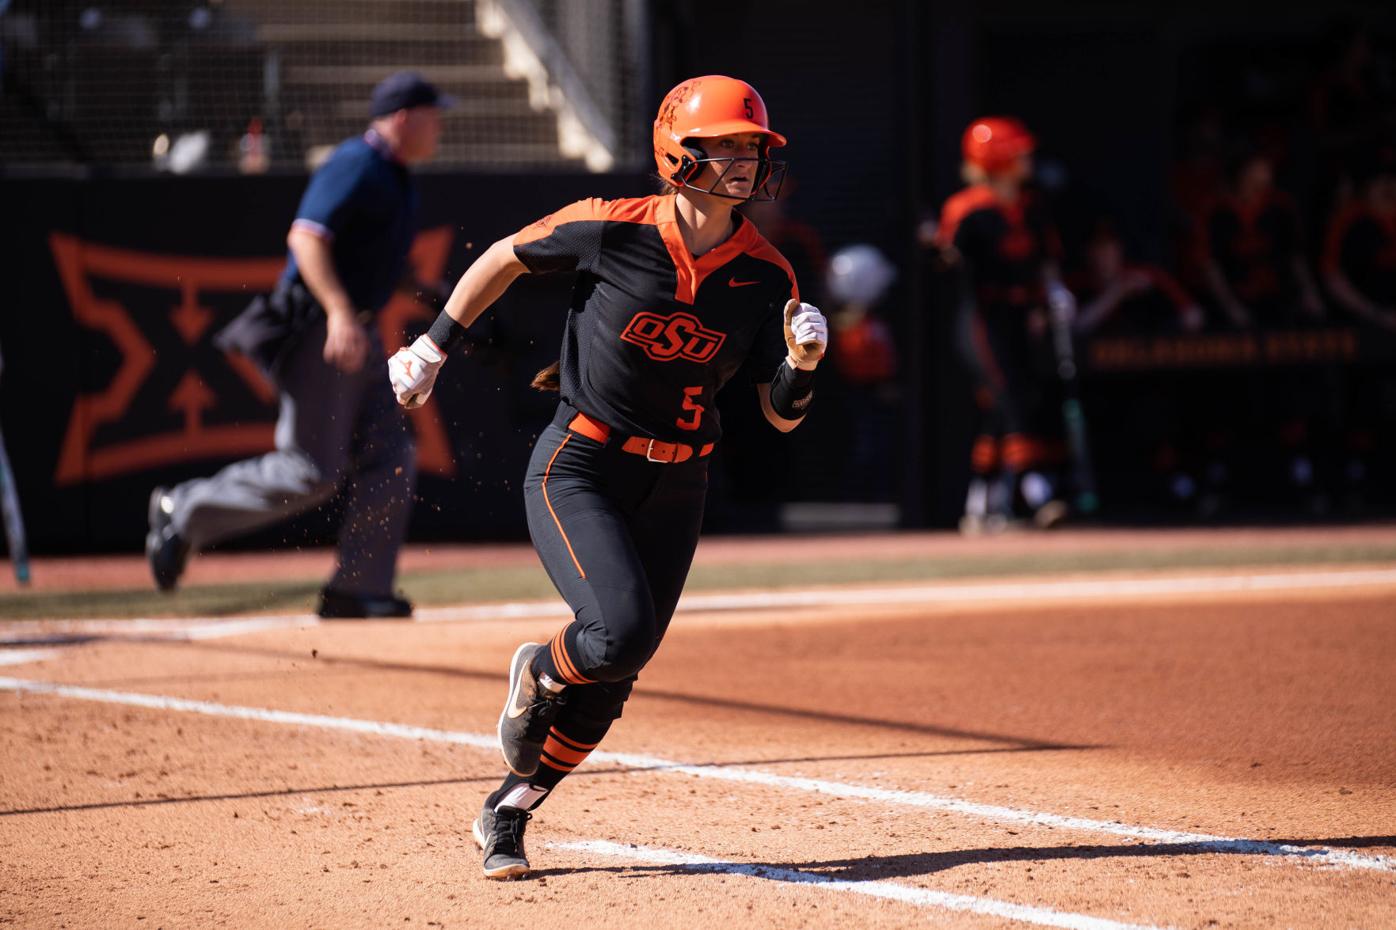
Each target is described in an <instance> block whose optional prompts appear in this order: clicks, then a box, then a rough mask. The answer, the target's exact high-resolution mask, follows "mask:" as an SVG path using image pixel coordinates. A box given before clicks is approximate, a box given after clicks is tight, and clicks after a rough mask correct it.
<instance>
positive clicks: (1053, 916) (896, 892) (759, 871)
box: [548, 840, 1158, 930]
mask: <svg viewBox="0 0 1396 930" xmlns="http://www.w3.org/2000/svg"><path fill="white" fill-rule="evenodd" d="M548 845H549V846H551V847H553V848H554V849H566V850H572V851H575V852H580V853H590V854H591V855H595V856H608V857H611V858H616V859H628V860H630V861H632V862H644V863H653V864H657V865H673V866H679V867H681V868H685V869H690V870H692V871H694V872H721V873H723V874H725V875H743V876H747V877H749V878H760V879H765V880H766V881H772V882H790V883H793V884H799V885H813V886H814V887H816V888H819V889H822V890H824V891H834V892H845V893H851V894H860V895H867V896H868V897H871V898H884V899H887V900H890V901H900V902H902V903H903V904H914V905H916V906H918V907H934V908H942V909H946V910H952V911H968V912H970V913H974V914H985V915H988V916H990V917H1002V918H1005V919H1007V920H1016V921H1021V922H1024V923H1030V924H1040V925H1042V926H1046V927H1068V928H1070V930H1158V928H1156V927H1154V926H1153V925H1151V924H1127V923H1120V922H1119V921H1115V920H1105V919H1103V918H1100V917H1089V916H1087V915H1085V914H1073V913H1071V912H1070V911H1058V910H1053V909H1052V908H1047V907H1032V906H1029V905H1026V904H1014V903H1013V902H1011V901H998V900H995V899H993V898H976V897H973V896H971V895H963V894H951V893H949V892H946V891H933V890H931V889H929V888H913V887H911V886H909V885H900V884H897V883H896V882H888V881H871V880H870V881H861V882H851V881H844V880H842V879H837V878H829V877H828V876H826V875H819V874H817V873H814V872H801V871H798V870H796V869H782V868H778V867H775V866H768V865H753V864H751V863H745V862H731V861H724V860H722V859H711V858H709V857H707V856H695V855H692V854H690V853H682V852H678V851H677V850H671V849H655V848H653V847H649V846H627V845H625V844H622V843H610V842H606V841H605V840H586V841H581V842H575V843H549V844H548Z"/></svg>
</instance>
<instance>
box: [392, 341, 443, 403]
mask: <svg viewBox="0 0 1396 930" xmlns="http://www.w3.org/2000/svg"><path fill="white" fill-rule="evenodd" d="M445 362H446V353H444V352H442V351H441V350H440V349H439V348H437V346H436V343H434V342H432V341H431V339H430V338H429V337H427V336H418V337H417V341H416V342H414V343H412V345H410V346H404V347H403V348H401V349H398V350H397V352H395V353H393V357H392V358H390V359H388V381H389V383H391V384H392V386H393V394H395V395H396V396H397V402H398V403H399V404H401V405H402V406H404V407H407V408H409V409H410V408H415V407H420V406H422V404H425V403H426V402H427V398H428V397H429V396H430V395H431V389H432V387H433V386H434V385H435V384H436V375H437V373H438V372H439V371H441V366H442V365H443V364H445Z"/></svg>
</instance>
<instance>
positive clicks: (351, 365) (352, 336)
mask: <svg viewBox="0 0 1396 930" xmlns="http://www.w3.org/2000/svg"><path fill="white" fill-rule="evenodd" d="M324 354H325V361H327V362H329V363H330V364H331V365H333V366H334V367H336V368H338V369H339V370H340V371H342V372H344V373H345V374H350V375H352V374H353V373H354V372H356V371H358V370H359V369H360V368H362V367H363V364H364V359H365V358H366V357H367V356H368V333H366V332H364V328H363V326H362V325H361V324H360V323H359V321H358V320H356V319H354V317H353V316H352V315H350V314H348V313H331V314H329V316H328V318H327V323H326V328H325V353H324Z"/></svg>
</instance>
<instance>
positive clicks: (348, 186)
mask: <svg viewBox="0 0 1396 930" xmlns="http://www.w3.org/2000/svg"><path fill="white" fill-rule="evenodd" d="M416 225H417V191H416V189H415V188H414V187H413V185H412V178H411V176H410V175H409V174H408V171H407V167H406V166H405V165H403V164H402V163H401V162H399V161H396V160H395V159H394V158H393V156H392V152H391V150H390V149H389V148H388V144H387V143H386V142H385V141H384V140H383V138H382V137H381V136H379V135H378V134H377V133H376V132H374V131H373V130H372V129H370V130H369V131H368V132H366V133H365V134H364V136H363V138H360V139H348V140H346V141H345V142H343V143H341V144H340V145H339V146H338V147H337V148H336V149H335V150H334V152H333V153H332V154H331V155H330V157H329V159H327V160H326V161H325V163H324V164H323V165H322V166H321V167H320V170H318V171H316V172H315V174H314V175H313V176H312V177H311V179H310V184H309V185H308V186H307V187H306V189H305V194H304V195H302V196H301V203H300V206H299V207H298V208H297V209H296V219H295V222H294V223H293V224H292V226H293V228H295V227H298V228H301V229H307V230H309V231H310V232H312V233H314V234H316V235H318V236H320V237H321V238H323V239H325V240H327V241H328V242H329V243H330V252H331V255H332V256H333V259H334V270H335V272H336V273H337V274H338V275H339V280H340V282H341V283H343V285H344V289H345V291H347V292H348V294H349V299H350V300H352V301H353V302H354V307H355V309H356V310H359V311H361V312H362V311H369V312H372V313H377V312H378V311H379V310H381V309H382V308H383V306H384V305H385V304H387V302H388V300H389V298H391V297H392V294H393V290H394V289H395V288H396V287H397V285H398V282H399V281H401V280H402V276H403V272H404V271H405V270H406V267H407V253H408V250H409V249H411V247H412V239H413V236H414V235H415V234H416ZM281 280H282V283H283V285H288V284H294V283H297V282H300V281H301V277H300V271H299V270H298V269H297V268H296V257H295V255H294V254H293V255H291V256H289V258H288V260H287V262H286V270H285V272H283V273H282V276H281Z"/></svg>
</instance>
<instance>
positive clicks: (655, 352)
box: [620, 311, 727, 362]
mask: <svg viewBox="0 0 1396 930" xmlns="http://www.w3.org/2000/svg"><path fill="white" fill-rule="evenodd" d="M620 338H621V339H623V340H625V341H626V342H631V343H634V344H635V345H637V346H640V347H641V348H643V349H644V350H645V354H646V355H648V356H649V357H650V358H652V359H654V360H655V361H657V362H672V361H673V360H674V359H676V358H681V359H684V360H685V361H689V362H706V361H708V360H709V359H711V358H712V357H713V356H714V355H716V354H717V350H718V349H720V348H722V341H723V340H724V339H726V338H727V334H726V333H719V332H717V331H715V330H711V329H706V328H704V326H703V324H702V323H700V322H699V321H698V318H697V317H696V316H694V315H693V314H691V313H684V312H683V311H679V312H678V313H675V314H673V315H671V316H660V315H659V314H657V313H650V312H648V311H641V312H640V313H637V314H635V316H634V317H632V318H631V320H630V323H629V324H627V325H626V327H625V332H623V333H621V334H620Z"/></svg>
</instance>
